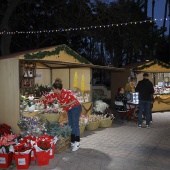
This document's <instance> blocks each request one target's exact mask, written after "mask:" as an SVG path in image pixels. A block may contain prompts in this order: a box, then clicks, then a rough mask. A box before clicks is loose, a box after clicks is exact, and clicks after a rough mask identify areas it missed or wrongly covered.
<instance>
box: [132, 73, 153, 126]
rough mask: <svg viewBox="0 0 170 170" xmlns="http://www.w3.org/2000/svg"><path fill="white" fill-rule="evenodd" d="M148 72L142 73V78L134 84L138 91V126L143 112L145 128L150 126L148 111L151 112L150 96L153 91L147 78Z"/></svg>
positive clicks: (140, 123) (140, 124)
mask: <svg viewBox="0 0 170 170" xmlns="http://www.w3.org/2000/svg"><path fill="white" fill-rule="evenodd" d="M148 78H149V74H148V73H144V74H143V80H141V81H139V82H138V84H137V86H136V89H135V90H136V92H139V113H138V127H139V128H141V127H142V114H143V111H144V112H145V116H146V128H149V127H150V112H151V96H152V95H153V93H154V88H153V84H152V82H151V81H150V80H149V79H148Z"/></svg>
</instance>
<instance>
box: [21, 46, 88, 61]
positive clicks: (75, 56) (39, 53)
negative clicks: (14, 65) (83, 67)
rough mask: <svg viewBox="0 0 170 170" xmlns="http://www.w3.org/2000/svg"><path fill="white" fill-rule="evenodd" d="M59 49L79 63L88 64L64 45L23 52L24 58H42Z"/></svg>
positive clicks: (53, 53)
mask: <svg viewBox="0 0 170 170" xmlns="http://www.w3.org/2000/svg"><path fill="white" fill-rule="evenodd" d="M60 51H65V52H66V53H67V54H69V55H71V56H73V57H74V58H75V59H77V60H79V61H80V62H81V63H85V64H90V62H89V61H88V60H86V59H85V58H83V57H82V56H80V55H79V54H78V53H76V52H74V51H73V50H72V49H71V48H69V47H68V46H66V45H61V46H58V47H56V48H55V50H53V51H39V52H38V53H33V54H25V55H24V57H25V59H43V58H44V57H46V56H52V55H58V54H59V53H60Z"/></svg>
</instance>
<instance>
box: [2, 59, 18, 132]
mask: <svg viewBox="0 0 170 170" xmlns="http://www.w3.org/2000/svg"><path fill="white" fill-rule="evenodd" d="M0 79H1V80H0V123H6V124H8V125H10V126H11V127H12V130H13V131H14V132H19V128H18V126H17V122H18V120H19V63H18V58H9V59H1V60H0Z"/></svg>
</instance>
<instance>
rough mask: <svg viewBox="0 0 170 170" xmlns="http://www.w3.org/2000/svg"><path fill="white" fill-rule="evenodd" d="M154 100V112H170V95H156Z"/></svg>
mask: <svg viewBox="0 0 170 170" xmlns="http://www.w3.org/2000/svg"><path fill="white" fill-rule="evenodd" d="M154 100H155V101H154V104H153V108H152V112H158V111H169V110H170V94H159V95H154Z"/></svg>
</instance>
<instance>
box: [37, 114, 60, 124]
mask: <svg viewBox="0 0 170 170" xmlns="http://www.w3.org/2000/svg"><path fill="white" fill-rule="evenodd" d="M40 116H41V121H42V122H46V120H48V121H49V122H57V121H58V119H59V117H60V114H59V113H57V114H56V113H47V114H40Z"/></svg>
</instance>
